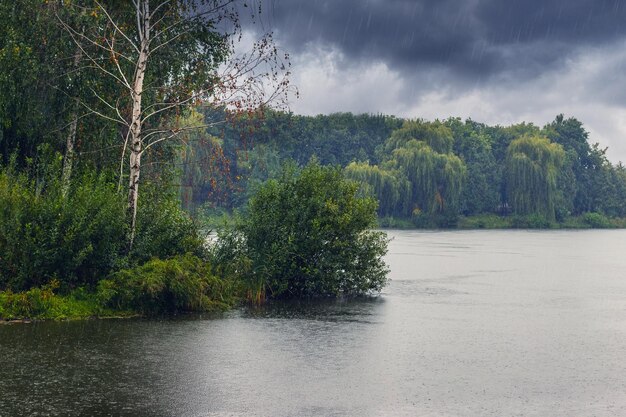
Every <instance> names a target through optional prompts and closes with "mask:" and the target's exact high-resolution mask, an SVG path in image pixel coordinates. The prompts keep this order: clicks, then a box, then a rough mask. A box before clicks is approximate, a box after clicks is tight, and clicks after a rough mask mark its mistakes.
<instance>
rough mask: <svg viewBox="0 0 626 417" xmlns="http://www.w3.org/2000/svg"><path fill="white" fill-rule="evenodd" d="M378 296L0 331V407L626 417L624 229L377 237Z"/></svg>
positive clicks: (65, 411)
mask: <svg viewBox="0 0 626 417" xmlns="http://www.w3.org/2000/svg"><path fill="white" fill-rule="evenodd" d="M390 234H391V235H392V236H393V237H394V240H393V241H392V242H391V250H390V253H389V255H388V257H387V259H388V262H389V263H390V266H391V269H392V274H391V278H392V281H391V283H390V285H389V286H388V287H387V288H386V289H385V291H384V292H383V294H382V295H381V296H380V297H375V298H371V299H358V300H351V301H345V300H344V301H322V302H299V303H295V302H294V303H270V304H268V305H266V306H263V307H260V308H254V309H241V310H237V311H232V312H229V313H225V314H222V315H219V316H207V315H196V316H184V317H176V318H171V319H163V320H142V319H132V320H101V321H83V322H69V323H37V324H31V325H10V326H0V355H1V356H0V357H1V358H2V362H1V363H0V417H13V416H20V415H25V416H31V415H43V416H49V415H53V416H54V415H58V416H73V415H74V416H85V415H92V416H109V415H111V416H254V415H257V416H421V415H424V416H513V415H520V416H522V415H523V416H591V415H594V416H624V415H626V378H624V375H626V360H625V359H624V358H626V276H625V275H626V273H625V272H624V271H626V258H625V257H624V256H623V253H625V252H626V232H625V231H586V232H561V231H559V232H521V231H520V232H510V231H509V232H501V231H476V232H415V231H406V232H404V231H403V232H390Z"/></svg>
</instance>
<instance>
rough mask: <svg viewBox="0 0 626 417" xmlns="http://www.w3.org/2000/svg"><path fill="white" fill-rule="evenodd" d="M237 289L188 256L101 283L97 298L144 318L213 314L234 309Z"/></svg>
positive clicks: (157, 261) (148, 265)
mask: <svg viewBox="0 0 626 417" xmlns="http://www.w3.org/2000/svg"><path fill="white" fill-rule="evenodd" d="M236 288H237V287H236V285H235V283H234V282H233V281H229V280H224V279H221V278H218V277H217V276H216V275H215V274H214V273H213V272H212V269H211V265H210V264H209V263H207V262H205V261H203V260H202V259H200V258H197V257H195V256H193V255H190V254H187V255H183V256H177V257H174V258H172V259H167V260H161V259H153V260H151V261H148V262H147V263H145V264H143V265H141V266H138V267H135V268H132V269H124V270H121V271H118V272H116V273H114V274H113V275H112V276H111V277H110V278H109V279H106V280H102V281H100V283H99V284H98V291H97V296H98V299H99V301H100V302H101V303H102V304H103V305H106V306H108V307H111V308H114V309H117V310H119V309H121V310H134V311H137V312H140V313H142V314H160V313H166V312H180V311H213V310H222V309H225V308H228V307H229V306H231V305H232V304H233V303H234V302H235V300H236V298H235V295H236Z"/></svg>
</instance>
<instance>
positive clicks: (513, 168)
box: [505, 136, 565, 220]
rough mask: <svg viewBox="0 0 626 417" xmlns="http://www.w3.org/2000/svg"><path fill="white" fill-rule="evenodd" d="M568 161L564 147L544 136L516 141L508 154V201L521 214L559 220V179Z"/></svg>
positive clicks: (527, 137)
mask: <svg viewBox="0 0 626 417" xmlns="http://www.w3.org/2000/svg"><path fill="white" fill-rule="evenodd" d="M564 162H565V152H564V151H563V147H562V146H561V145H559V144H556V143H551V142H550V140H549V139H547V138H544V137H540V136H524V137H521V138H519V139H516V140H514V141H512V142H511V143H510V145H509V147H508V149H507V155H506V168H505V169H506V189H507V196H508V201H509V203H510V204H511V206H512V208H513V210H514V211H515V212H516V213H519V214H533V213H537V214H540V215H542V216H544V217H545V218H547V219H549V220H554V218H555V206H556V202H557V200H558V187H557V179H558V175H559V171H560V169H561V167H562V165H563V163H564Z"/></svg>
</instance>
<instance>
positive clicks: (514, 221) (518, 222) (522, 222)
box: [509, 213, 558, 229]
mask: <svg viewBox="0 0 626 417" xmlns="http://www.w3.org/2000/svg"><path fill="white" fill-rule="evenodd" d="M509 221H510V224H511V227H512V228H514V229H551V228H552V229H553V228H557V227H558V225H557V224H556V223H554V221H553V220H550V219H547V218H546V217H544V216H542V215H541V214H537V213H532V214H527V215H521V214H516V215H513V216H511V217H510V220H509Z"/></svg>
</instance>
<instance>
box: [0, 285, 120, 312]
mask: <svg viewBox="0 0 626 417" xmlns="http://www.w3.org/2000/svg"><path fill="white" fill-rule="evenodd" d="M58 287H59V281H57V280H52V281H51V282H50V283H49V284H47V285H44V286H42V287H36V288H31V289H29V290H28V291H24V292H18V293H14V292H12V291H2V292H0V319H5V320H15V319H55V320H62V319H77V318H87V317H94V316H112V315H113V314H116V315H119V314H124V312H113V311H110V310H107V309H106V308H103V307H102V306H101V305H100V304H99V303H98V302H97V300H96V298H95V296H94V295H93V294H91V293H88V292H85V291H84V290H81V289H78V290H75V291H73V292H72V293H71V294H69V295H67V296H61V295H58V294H56V293H55V292H54V291H55V290H56V289H57V288H58Z"/></svg>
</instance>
